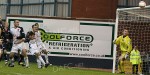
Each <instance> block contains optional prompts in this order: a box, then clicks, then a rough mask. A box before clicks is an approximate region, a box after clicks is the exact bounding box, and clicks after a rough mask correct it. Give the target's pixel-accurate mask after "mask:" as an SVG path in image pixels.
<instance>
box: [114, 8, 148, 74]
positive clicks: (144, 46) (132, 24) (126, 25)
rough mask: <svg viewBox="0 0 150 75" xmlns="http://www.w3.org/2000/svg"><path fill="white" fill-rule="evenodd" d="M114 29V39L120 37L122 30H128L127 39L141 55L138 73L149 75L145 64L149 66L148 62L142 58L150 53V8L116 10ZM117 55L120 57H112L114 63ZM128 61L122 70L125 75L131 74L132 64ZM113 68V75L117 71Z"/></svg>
mask: <svg viewBox="0 0 150 75" xmlns="http://www.w3.org/2000/svg"><path fill="white" fill-rule="evenodd" d="M116 28H117V30H118V31H116V33H115V34H116V36H115V37H117V36H118V35H119V36H120V35H122V30H123V29H128V30H129V37H130V38H131V40H132V46H133V47H134V46H138V49H139V51H140V53H141V59H142V64H141V65H142V66H140V69H139V73H142V74H144V75H145V74H146V75H149V74H150V72H149V69H148V67H147V66H148V64H147V63H149V65H150V61H149V62H147V59H148V57H147V58H144V57H146V56H147V55H148V52H149V51H150V50H149V49H150V45H149V44H150V6H146V7H144V8H143V9H142V8H141V7H132V8H121V9H117V11H116ZM115 50H117V51H120V49H119V48H116V49H114V51H115ZM117 55H120V53H117V54H116V57H114V62H116V61H117ZM149 58H150V54H149ZM129 59H130V58H129ZM129 59H128V60H126V61H125V68H124V69H125V72H126V73H129V74H132V64H131V63H130V60H129ZM148 60H149V59H148ZM116 65H117V64H116ZM114 67H115V68H117V67H116V66H115V65H113V73H115V72H116V71H118V70H115V68H114ZM114 71H115V72H114Z"/></svg>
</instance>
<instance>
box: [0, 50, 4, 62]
mask: <svg viewBox="0 0 150 75" xmlns="http://www.w3.org/2000/svg"><path fill="white" fill-rule="evenodd" d="M2 53H3V52H2V48H0V61H1V60H2Z"/></svg>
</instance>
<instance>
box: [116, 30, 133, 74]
mask: <svg viewBox="0 0 150 75" xmlns="http://www.w3.org/2000/svg"><path fill="white" fill-rule="evenodd" d="M128 35H129V31H128V30H127V29H124V30H123V32H122V35H121V36H119V37H118V38H117V39H116V40H115V41H114V44H116V45H118V46H120V50H121V56H120V57H119V61H118V65H119V69H120V71H121V72H120V73H121V74H125V71H124V60H125V59H126V57H127V56H128V55H129V54H130V52H131V50H132V44H131V39H130V38H129V36H128Z"/></svg>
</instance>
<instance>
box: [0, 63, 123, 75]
mask: <svg viewBox="0 0 150 75" xmlns="http://www.w3.org/2000/svg"><path fill="white" fill-rule="evenodd" d="M0 75H120V74H112V73H110V72H103V71H98V70H84V69H80V68H70V67H63V66H49V67H48V68H44V69H38V68H37V64H36V63H30V68H24V67H22V66H20V65H18V64H17V63H16V64H15V67H8V66H5V65H4V62H3V61H1V62H0Z"/></svg>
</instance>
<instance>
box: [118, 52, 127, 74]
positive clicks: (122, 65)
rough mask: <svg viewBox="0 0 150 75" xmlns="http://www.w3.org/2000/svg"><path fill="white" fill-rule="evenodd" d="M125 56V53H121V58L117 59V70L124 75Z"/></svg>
mask: <svg viewBox="0 0 150 75" xmlns="http://www.w3.org/2000/svg"><path fill="white" fill-rule="evenodd" d="M125 55H126V52H122V53H121V56H120V57H119V69H120V71H121V72H120V73H125V71H124V60H125Z"/></svg>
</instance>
